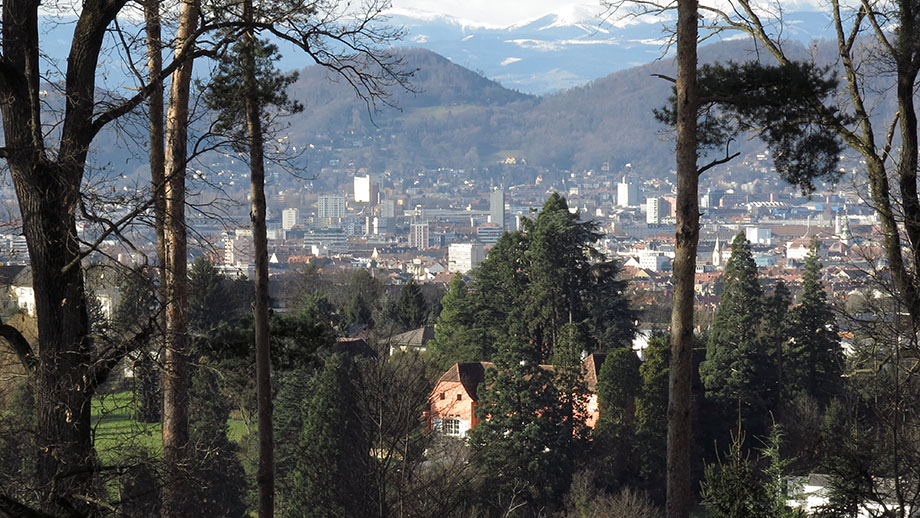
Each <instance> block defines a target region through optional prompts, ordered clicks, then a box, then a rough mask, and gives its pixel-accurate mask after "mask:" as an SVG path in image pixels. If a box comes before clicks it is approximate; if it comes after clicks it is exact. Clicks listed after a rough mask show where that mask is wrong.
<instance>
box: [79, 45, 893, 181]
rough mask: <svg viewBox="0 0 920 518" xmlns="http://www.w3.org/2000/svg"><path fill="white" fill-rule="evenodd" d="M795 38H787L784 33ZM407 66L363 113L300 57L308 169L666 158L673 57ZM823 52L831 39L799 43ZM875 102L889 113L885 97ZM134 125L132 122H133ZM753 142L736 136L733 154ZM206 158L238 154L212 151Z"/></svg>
mask: <svg viewBox="0 0 920 518" xmlns="http://www.w3.org/2000/svg"><path fill="white" fill-rule="evenodd" d="M790 45H794V44H790ZM399 52H400V53H401V54H402V56H403V59H404V62H405V66H406V67H407V68H408V69H411V70H416V73H415V76H414V78H413V80H412V83H413V88H414V90H415V91H413V92H406V91H399V90H394V92H393V95H392V97H391V98H390V99H389V101H391V102H393V103H394V104H396V105H398V106H399V107H400V108H399V109H394V108H391V107H388V106H380V108H381V109H380V110H379V111H377V112H373V111H372V110H371V109H369V107H368V106H367V105H366V104H365V103H364V102H363V101H362V100H361V99H358V98H357V97H356V96H355V93H354V91H353V90H352V89H351V87H350V86H349V85H348V84H346V83H343V82H342V81H335V77H334V76H329V75H328V74H327V72H326V71H325V70H324V69H322V68H319V67H315V66H313V67H307V68H305V69H303V70H302V71H301V73H300V78H299V79H298V81H297V82H296V83H295V84H294V85H292V87H291V90H290V95H291V97H293V98H295V99H297V100H298V101H300V102H302V103H304V104H305V106H306V109H305V110H304V112H303V113H300V114H297V115H295V116H293V117H291V118H290V119H289V120H288V121H287V123H288V124H289V125H290V132H289V134H290V143H291V144H292V145H293V146H295V147H296V148H297V150H299V151H302V152H303V153H304V156H303V159H304V161H305V162H304V163H306V164H308V167H309V169H310V170H311V171H313V170H319V169H321V168H323V167H341V166H343V165H349V164H351V165H353V166H354V167H355V168H361V167H365V168H368V169H369V170H371V171H383V170H387V169H388V170H391V171H393V172H394V173H395V174H401V175H412V174H414V173H415V172H417V171H418V170H420V169H434V168H454V169H466V170H480V169H482V168H484V167H492V168H494V166H496V165H497V164H498V163H499V161H501V160H504V159H506V158H507V157H514V158H515V159H516V161H517V162H518V163H521V162H522V161H523V162H526V164H527V165H529V166H532V167H533V168H535V169H533V170H532V171H534V170H536V171H538V170H540V169H543V168H545V169H548V170H550V171H561V170H574V171H581V170H590V169H593V170H599V169H600V168H601V166H602V164H604V163H609V164H610V166H611V168H612V170H613V171H616V170H618V169H620V168H621V167H622V166H624V165H625V164H627V163H631V164H632V171H633V173H634V174H638V175H641V176H645V177H652V176H660V175H661V174H662V173H665V172H667V171H669V170H671V169H672V168H673V161H674V160H673V143H672V138H671V136H670V135H669V134H667V133H666V132H665V131H664V130H666V128H664V127H663V126H662V125H661V124H659V123H658V122H657V121H656V120H655V119H654V117H653V114H652V110H653V109H654V108H657V107H660V106H662V105H664V103H665V102H667V98H668V96H669V95H670V92H671V87H672V85H671V83H670V82H668V81H666V80H663V79H661V78H659V77H655V76H654V74H659V75H669V76H673V75H674V73H675V65H674V62H673V60H672V59H661V60H657V61H654V62H652V63H649V64H646V65H642V66H638V67H634V68H629V69H626V70H621V71H619V72H615V73H612V74H610V75H608V76H606V77H603V78H601V79H597V80H595V81H592V82H590V83H588V84H586V85H584V86H579V87H575V88H571V89H568V90H564V91H561V92H558V93H554V94H550V95H546V96H543V97H537V96H533V95H528V94H524V93H521V92H518V91H514V90H510V89H507V88H504V87H503V86H502V85H500V84H499V83H498V82H496V81H493V80H490V79H487V78H486V77H483V76H482V75H481V74H479V73H476V72H473V71H471V70H469V69H467V68H464V67H461V66H459V65H457V64H455V63H453V62H452V61H450V60H448V59H446V58H444V57H443V56H440V55H438V54H435V53H433V52H431V51H428V50H423V49H418V48H416V49H403V50H400V51H399ZM798 52H801V53H802V55H805V54H806V53H808V54H810V55H815V56H817V57H818V60H819V62H820V61H823V62H831V61H830V60H831V56H832V55H833V49H832V46H831V44H830V43H822V44H816V45H815V46H813V47H811V48H805V47H801V46H800V47H798ZM757 56H758V53H757V52H756V51H755V50H754V49H753V47H752V45H751V44H750V43H749V42H745V41H723V42H718V43H714V44H712V45H708V46H705V47H702V48H701V49H700V61H701V62H704V63H705V62H713V61H722V62H724V61H728V60H735V61H744V60H749V59H756V58H757ZM875 104H876V106H875V107H874V110H875V112H877V113H879V114H882V115H885V114H890V113H893V107H892V106H891V104H890V103H888V102H887V101H886V100H885V99H884V98H882V100H881V101H878V100H876V101H875ZM136 131H137V132H138V134H139V135H142V134H143V133H142V130H141V127H138V129H137V130H136ZM98 146H99V147H98V148H97V150H98V151H99V154H98V155H97V157H98V158H99V163H102V164H105V163H109V164H112V165H113V166H114V167H117V168H118V169H119V170H123V171H125V172H126V173H128V174H129V175H130V174H131V173H132V172H134V171H142V170H143V169H144V165H143V164H144V156H143V155H144V154H143V153H135V154H134V156H133V157H131V156H129V154H128V153H129V152H128V148H129V146H127V145H123V144H122V142H121V141H118V140H116V139H114V138H112V139H100V142H99V144H98ZM762 149H763V145H762V144H760V143H759V142H757V141H745V140H741V141H740V142H739V143H738V144H737V147H736V150H740V151H742V152H744V153H752V152H758V151H761V150H762ZM210 163H212V164H214V165H216V166H217V167H223V168H239V167H241V164H239V163H236V164H233V163H232V162H228V161H227V160H225V159H218V160H214V161H211V162H210Z"/></svg>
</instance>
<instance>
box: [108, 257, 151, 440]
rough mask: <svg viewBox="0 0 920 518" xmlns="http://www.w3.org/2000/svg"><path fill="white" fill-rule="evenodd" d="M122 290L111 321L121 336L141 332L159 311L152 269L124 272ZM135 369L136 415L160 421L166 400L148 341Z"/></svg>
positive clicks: (149, 420)
mask: <svg viewBox="0 0 920 518" xmlns="http://www.w3.org/2000/svg"><path fill="white" fill-rule="evenodd" d="M119 292H120V293H121V302H120V303H119V304H118V307H117V308H116V309H115V313H114V314H113V315H112V325H113V327H114V330H115V332H116V333H118V334H121V335H122V337H123V338H122V339H130V335H132V334H134V333H137V332H140V331H141V329H142V328H143V327H144V326H145V323H146V322H149V321H150V320H151V319H154V318H156V313H157V312H158V311H159V307H158V306H159V304H158V302H157V295H156V290H155V286H154V283H153V279H152V278H151V276H150V273H149V272H147V271H146V270H132V271H128V272H126V273H125V274H124V275H122V276H121V279H120V280H119ZM132 371H133V372H134V377H133V379H132V381H133V384H134V386H133V391H134V405H135V406H134V418H135V419H136V420H138V421H140V422H142V423H156V422H159V420H160V411H161V407H162V404H163V401H162V394H161V391H160V372H159V369H158V368H157V365H156V361H155V360H154V352H153V351H152V350H151V349H150V345H149V344H145V345H144V346H142V347H141V348H140V349H139V350H138V351H137V352H136V357H135V360H134V363H133V364H132Z"/></svg>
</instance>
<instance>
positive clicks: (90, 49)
mask: <svg viewBox="0 0 920 518" xmlns="http://www.w3.org/2000/svg"><path fill="white" fill-rule="evenodd" d="M123 5H124V2H120V1H115V2H110V3H104V2H100V1H92V0H90V1H87V2H84V4H83V9H82V11H81V14H80V17H79V19H78V20H77V23H76V25H75V27H74V35H73V40H72V44H71V51H70V55H69V57H68V59H67V72H66V77H65V84H64V88H65V90H66V101H65V106H64V117H63V120H62V121H61V124H60V126H59V127H60V134H59V135H60V141H59V142H58V143H57V144H58V146H57V153H56V154H52V153H49V152H48V149H47V147H46V146H47V144H46V142H45V135H44V132H43V121H42V99H41V96H40V94H39V91H40V85H39V29H38V3H37V2H33V1H25V0H7V1H4V2H3V4H2V13H3V21H2V27H0V30H2V49H3V51H2V54H0V110H2V115H3V135H4V136H3V138H4V145H3V147H2V148H0V158H3V159H5V160H6V164H7V165H8V166H9V168H10V172H11V176H12V179H13V185H14V187H15V189H16V196H17V198H18V201H19V206H20V213H21V216H22V230H23V234H24V235H25V237H26V241H27V243H28V248H29V256H30V259H31V265H32V282H33V288H34V290H35V309H36V315H37V318H38V342H39V349H40V350H39V354H38V362H37V365H36V366H35V371H34V372H35V374H36V377H37V391H36V407H37V413H38V430H39V436H38V445H39V460H38V472H37V474H38V487H37V495H38V498H39V501H40V505H41V507H43V508H44V509H45V510H47V511H52V512H54V511H57V510H60V509H62V508H72V509H75V510H76V512H86V511H85V510H87V509H89V507H90V506H89V503H88V502H90V501H92V500H93V490H92V481H93V478H94V474H95V456H94V453H93V445H92V440H91V435H90V403H91V401H92V397H93V394H94V392H95V390H96V387H97V385H98V384H99V383H100V381H101V380H102V379H104V377H105V376H106V374H107V373H108V371H109V370H110V368H111V367H110V366H109V365H108V362H107V361H104V359H101V360H103V361H99V360H100V358H95V357H94V355H93V346H92V341H91V340H90V338H89V337H88V330H89V325H88V317H87V311H86V300H85V295H84V289H83V273H82V269H81V267H80V258H81V251H80V242H79V239H78V236H77V231H76V213H77V206H78V202H79V198H80V184H81V181H82V178H83V168H84V165H85V163H86V155H87V150H88V149H89V144H90V142H91V141H92V139H93V137H94V136H95V134H96V133H97V132H98V128H97V127H96V126H95V125H94V120H93V106H94V104H93V101H94V99H93V94H94V91H95V67H96V61H97V58H98V56H99V51H100V48H101V46H102V40H103V36H104V33H105V28H106V27H107V26H108V24H109V23H110V22H111V21H112V19H113V18H114V16H115V14H116V13H117V12H118V10H119V9H120V8H121V7H122V6H123ZM100 127H101V126H100Z"/></svg>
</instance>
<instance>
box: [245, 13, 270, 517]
mask: <svg viewBox="0 0 920 518" xmlns="http://www.w3.org/2000/svg"><path fill="white" fill-rule="evenodd" d="M243 21H244V22H245V23H246V25H247V28H246V33H245V35H244V36H243V37H244V38H245V40H244V43H245V48H246V51H245V52H244V54H243V56H244V58H243V61H244V62H243V81H244V84H245V94H246V127H247V130H248V137H249V142H248V144H249V168H250V169H249V171H250V173H249V178H250V185H251V190H252V212H251V213H250V215H249V216H250V219H251V220H252V239H253V249H254V252H255V262H256V271H255V304H254V306H253V313H254V320H255V322H254V327H255V345H256V392H257V399H258V412H259V419H258V420H259V471H258V474H257V484H258V487H259V506H258V508H259V518H270V517H271V516H273V514H274V509H275V467H274V454H275V439H274V429H273V424H272V381H271V372H272V364H271V347H270V344H269V334H268V239H267V236H266V227H265V160H264V152H263V143H262V119H261V115H262V106H261V102H260V100H259V92H258V85H257V84H256V63H255V50H256V45H257V43H256V36H255V31H254V30H253V8H252V0H244V1H243Z"/></svg>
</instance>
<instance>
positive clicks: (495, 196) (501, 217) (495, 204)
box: [489, 187, 505, 229]
mask: <svg viewBox="0 0 920 518" xmlns="http://www.w3.org/2000/svg"><path fill="white" fill-rule="evenodd" d="M489 220H490V223H495V224H496V225H498V226H499V227H500V228H502V229H504V228H505V189H504V187H501V188H499V189H498V190H496V191H492V194H490V195H489Z"/></svg>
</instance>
